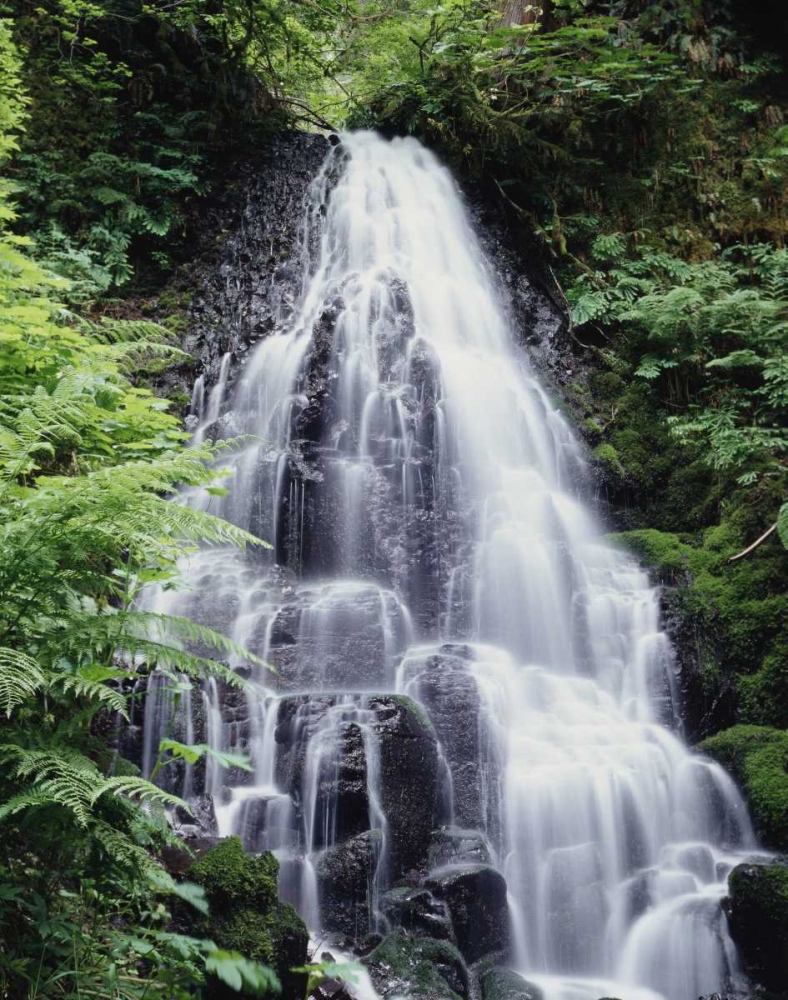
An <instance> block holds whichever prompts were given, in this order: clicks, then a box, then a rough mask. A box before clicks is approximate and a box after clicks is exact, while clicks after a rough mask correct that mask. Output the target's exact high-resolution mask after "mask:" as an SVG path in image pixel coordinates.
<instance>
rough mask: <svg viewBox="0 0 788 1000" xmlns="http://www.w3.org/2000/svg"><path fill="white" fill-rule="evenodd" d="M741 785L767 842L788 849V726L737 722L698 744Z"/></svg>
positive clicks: (769, 844) (761, 834)
mask: <svg viewBox="0 0 788 1000" xmlns="http://www.w3.org/2000/svg"><path fill="white" fill-rule="evenodd" d="M698 749H699V750H701V751H702V752H703V753H707V754H709V756H711V757H713V758H714V759H715V760H716V761H718V762H719V763H720V764H722V766H723V767H725V768H726V769H727V770H728V771H729V772H730V773H731V774H732V775H733V777H734V778H735V779H736V780H737V781H738V783H739V784H740V785H741V787H742V789H743V791H744V794H745V795H746V797H747V801H748V803H749V806H750V810H751V812H752V817H753V821H754V823H755V826H756V829H757V830H758V833H759V835H760V836H761V838H762V840H763V841H764V843H765V844H767V845H768V846H770V847H773V848H776V849H778V850H785V849H788V730H784V729H772V728H769V727H767V726H743V725H742V726H733V727H732V728H731V729H726V730H724V731H723V732H721V733H717V735H716V736H711V737H709V738H708V739H706V740H704V741H703V742H702V743H700V744H699V745H698Z"/></svg>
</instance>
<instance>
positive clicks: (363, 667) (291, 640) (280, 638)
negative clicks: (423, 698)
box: [267, 585, 409, 692]
mask: <svg viewBox="0 0 788 1000" xmlns="http://www.w3.org/2000/svg"><path fill="white" fill-rule="evenodd" d="M408 638H409V636H408V630H407V624H406V622H405V619H404V615H403V612H402V608H401V606H400V605H399V603H398V602H397V600H396V598H395V597H394V595H393V594H391V593H389V592H381V590H380V589H379V588H378V587H376V586H373V585H369V586H365V585H359V586H358V587H352V588H347V587H343V586H341V585H339V586H335V587H331V586H326V587H313V588H308V587H304V588H301V589H300V590H299V591H298V592H297V594H295V595H294V597H293V599H292V600H291V601H290V602H288V603H287V604H285V605H284V606H283V607H282V608H281V609H280V611H279V612H278V614H277V616H276V618H275V620H274V623H273V626H272V629H271V635H270V639H269V642H268V653H267V655H268V658H269V659H270V660H271V662H272V663H273V665H274V666H275V667H276V670H277V675H276V676H275V677H274V678H273V682H274V684H275V686H277V687H278V688H279V689H280V690H281V691H284V692H287V691H304V690H310V689H314V688H316V687H318V688H321V689H323V690H345V691H352V690H353V689H354V688H357V689H361V690H369V689H370V688H374V687H375V686H379V687H380V688H383V689H385V688H386V687H387V686H388V685H389V684H390V683H391V680H392V678H393V672H394V669H395V658H396V657H397V656H398V655H399V654H401V653H402V651H403V650H404V648H405V645H406V643H407V641H408Z"/></svg>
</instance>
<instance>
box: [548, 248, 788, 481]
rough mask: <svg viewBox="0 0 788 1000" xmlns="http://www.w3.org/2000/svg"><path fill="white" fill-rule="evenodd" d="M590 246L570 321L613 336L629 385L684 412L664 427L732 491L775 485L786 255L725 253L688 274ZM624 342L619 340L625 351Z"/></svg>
mask: <svg viewBox="0 0 788 1000" xmlns="http://www.w3.org/2000/svg"><path fill="white" fill-rule="evenodd" d="M600 244H601V239H600V240H596V241H595V242H594V244H593V246H592V252H593V254H594V258H595V260H597V261H599V263H600V264H601V265H602V266H601V267H598V268H597V269H596V270H594V271H590V270H589V271H587V272H584V273H583V274H581V275H580V276H579V277H578V279H577V281H576V283H575V285H574V287H573V288H572V289H571V290H570V292H569V293H568V294H569V298H570V301H571V302H572V303H573V311H574V319H575V322H576V323H578V324H581V325H582V323H583V322H590V321H591V320H594V321H595V322H601V323H604V324H605V325H606V326H613V327H614V328H616V327H620V329H621V335H622V341H621V348H622V349H623V350H624V351H625V352H626V356H627V357H628V358H631V359H632V362H633V363H634V364H637V368H636V369H635V377H636V378H641V379H644V380H646V381H648V382H650V383H652V386H653V388H654V390H655V391H657V392H660V391H661V392H662V393H663V394H664V398H665V399H667V400H668V401H670V402H671V404H672V405H673V406H674V407H676V406H678V407H680V408H681V409H683V410H684V412H683V413H677V414H674V415H672V416H671V417H670V418H669V419H668V424H669V426H670V427H671V429H672V432H673V434H674V435H675V437H676V438H677V439H678V440H679V441H682V442H697V443H698V444H699V445H701V447H702V449H703V451H704V454H705V455H706V461H707V462H708V464H709V465H710V466H711V468H712V469H714V470H717V471H719V472H722V473H726V474H727V473H730V474H735V476H736V477H737V481H738V482H739V483H740V484H741V485H746V486H751V485H752V484H754V483H756V482H757V481H758V480H759V479H760V478H761V477H763V476H767V477H771V478H776V479H778V480H780V481H783V480H784V477H785V472H786V461H785V457H786V452H787V451H788V435H786V433H785V426H786V421H787V419H788V393H786V385H788V368H787V367H786V361H785V358H786V347H788V314H787V313H786V311H785V302H786V295H787V294H788V252H786V251H785V250H775V249H774V248H773V247H768V246H765V245H757V246H755V247H744V246H736V247H732V248H730V249H729V250H727V251H725V252H724V253H723V254H722V255H721V256H720V257H719V258H717V259H716V260H713V261H705V262H702V263H696V264H688V263H686V262H684V261H682V260H680V259H679V258H676V257H673V256H671V255H670V254H667V253H664V252H655V251H652V250H650V249H648V248H645V249H644V248H642V247H633V249H632V252H631V254H630V255H629V256H627V257H626V258H625V257H623V255H622V254H623V251H622V246H623V243H622V241H620V240H619V241H618V242H617V244H616V246H615V248H614V251H613V254H612V255H610V250H609V248H605V247H604V246H601V245H600ZM623 338H626V339H625V340H624V339H623Z"/></svg>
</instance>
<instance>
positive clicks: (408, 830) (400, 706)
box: [369, 695, 438, 883]
mask: <svg viewBox="0 0 788 1000" xmlns="http://www.w3.org/2000/svg"><path fill="white" fill-rule="evenodd" d="M369 705H370V707H371V708H374V709H375V711H376V713H377V722H376V723H375V725H374V729H375V731H376V733H377V735H378V741H379V754H380V804H381V806H382V808H383V812H384V813H385V815H386V818H387V820H388V839H387V843H386V862H387V865H388V871H387V873H386V875H387V878H388V880H389V883H391V882H396V881H397V880H398V879H399V878H401V877H402V876H403V875H405V874H406V873H407V872H409V871H412V870H418V869H422V868H423V867H424V866H425V865H426V861H427V851H428V849H429V845H430V841H431V839H432V830H433V827H434V826H435V819H436V815H437V811H438V744H437V740H436V738H435V730H434V729H433V728H432V726H431V724H430V721H429V719H428V718H427V716H426V714H425V713H424V710H423V709H422V708H421V707H420V706H419V705H417V704H416V703H415V702H414V701H412V700H411V699H410V698H406V697H403V696H401V695H375V696H371V697H370V699H369Z"/></svg>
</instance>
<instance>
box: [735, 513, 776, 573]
mask: <svg viewBox="0 0 788 1000" xmlns="http://www.w3.org/2000/svg"><path fill="white" fill-rule="evenodd" d="M775 531H777V522H776V521H775V522H774V524H773V525H772V526H771V528H768V529H767V530H766V531H764V533H763V534H762V535H761V537H760V538H756V539H755V541H754V542H753V543H752V545H749V546H748V547H747V548H746V549H745V550H744V551H743V552H739V553H738V555H735V556H730V557H729V559H728V562H729V563H731V562H736V560H737V559H743V558H744V557H745V556H748V555H749V554H750V553H751V552H753V551H755V549H757V548H758V546H759V545H762V544H763V543H764V542H765V541H766V539H767V538H768V537H769V535H771V534H772V532H775Z"/></svg>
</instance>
